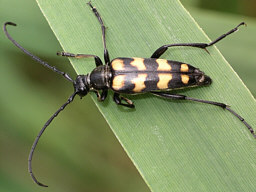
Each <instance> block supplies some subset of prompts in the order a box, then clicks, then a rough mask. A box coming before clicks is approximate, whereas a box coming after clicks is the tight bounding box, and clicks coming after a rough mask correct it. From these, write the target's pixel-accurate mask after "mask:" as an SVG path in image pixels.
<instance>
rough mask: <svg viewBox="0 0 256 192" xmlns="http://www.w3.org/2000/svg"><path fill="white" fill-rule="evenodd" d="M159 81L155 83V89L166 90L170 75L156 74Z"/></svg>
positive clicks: (170, 78)
mask: <svg viewBox="0 0 256 192" xmlns="http://www.w3.org/2000/svg"><path fill="white" fill-rule="evenodd" d="M158 77H159V81H158V83H157V87H158V88H159V89H168V83H169V82H170V81H171V80H172V74H168V73H163V74H158Z"/></svg>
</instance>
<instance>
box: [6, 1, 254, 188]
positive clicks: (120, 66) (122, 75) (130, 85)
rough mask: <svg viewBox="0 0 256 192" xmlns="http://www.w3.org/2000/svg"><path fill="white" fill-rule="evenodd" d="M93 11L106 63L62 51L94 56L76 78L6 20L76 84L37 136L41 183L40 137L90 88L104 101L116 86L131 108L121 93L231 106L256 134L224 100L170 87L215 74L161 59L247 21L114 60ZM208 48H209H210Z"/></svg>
mask: <svg viewBox="0 0 256 192" xmlns="http://www.w3.org/2000/svg"><path fill="white" fill-rule="evenodd" d="M88 5H89V6H90V8H91V9H92V11H93V13H94V14H95V16H96V17H97V19H98V21H99V23H100V25H101V30H102V39H103V46H104V61H105V65H103V63H102V61H101V59H100V58H99V57H98V56H96V55H91V54H72V53H67V52H58V53H57V55H60V56H66V57H74V58H94V59H95V64H96V68H95V69H94V70H93V71H92V72H91V73H88V74H87V75H78V76H77V77H76V79H75V80H73V79H72V78H71V77H70V76H69V75H68V74H67V73H65V72H62V71H60V70H58V69H57V68H55V67H54V66H50V65H49V64H48V63H46V62H45V61H42V60H41V59H40V58H38V57H37V56H35V55H33V54H32V53H30V52H29V51H27V50H26V49H24V48H23V47H22V46H21V45H19V44H18V43H17V42H16V41H15V40H14V39H13V38H12V37H11V36H10V35H9V33H8V32H7V29H6V26H7V25H13V26H16V24H15V23H12V22H6V23H5V24H4V32H5V34H6V36H7V37H8V38H9V40H11V41H12V43H13V44H14V45H15V46H17V47H18V48H19V49H21V50H22V51H23V52H25V53H26V54H27V55H29V56H31V57H32V58H33V59H34V60H36V61H37V62H39V63H40V64H42V65H44V66H45V67H48V68H49V69H51V70H53V71H54V72H57V73H59V74H60V75H62V76H64V78H66V79H67V80H68V81H71V82H72V83H73V86H74V89H75V90H74V93H73V94H72V95H71V96H70V97H69V99H68V100H67V102H66V103H64V104H63V105H62V106H61V107H60V108H59V109H58V110H57V111H56V112H55V113H54V114H53V115H52V116H51V118H50V119H49V120H48V121H47V122H46V123H45V125H44V126H43V128H42V129H41V131H40V132H39V134H38V136H37V137H36V139H35V141H34V143H33V145H32V148H31V151H30V154H29V159H28V167H29V172H30V175H31V177H32V179H33V180H34V181H35V182H36V183H37V184H38V185H40V186H44V187H47V185H44V184H42V183H40V182H39V181H38V180H37V179H36V178H35V176H34V174H33V172H32V165H31V163H32V157H33V153H34V150H35V147H36V145H37V143H38V141H39V138H40V137H41V135H42V134H43V132H44V130H45V129H46V127H48V125H49V124H50V123H51V122H52V120H53V119H54V118H55V117H56V116H57V115H58V114H59V113H60V112H61V111H62V110H63V109H64V108H65V107H66V106H67V105H68V104H69V103H71V102H72V101H73V99H74V97H75V96H76V95H79V96H80V97H81V98H82V97H84V96H85V95H87V93H88V92H89V91H92V92H95V93H96V96H97V98H98V100H99V101H104V100H105V98H106V97H107V94H108V89H112V90H113V91H114V97H113V100H114V102H115V103H116V104H117V105H122V106H125V107H129V108H134V107H135V106H134V104H133V102H132V101H131V100H129V99H127V98H125V97H123V96H120V94H122V93H124V94H135V93H146V92H148V93H152V94H153V95H156V96H160V97H163V98H167V99H178V100H190V101H196V102H200V103H207V104H211V105H215V106H219V107H221V108H223V109H226V110H228V111H229V112H231V113H232V114H233V115H235V116H236V117H237V118H238V119H239V120H240V121H242V122H243V124H244V125H245V126H246V127H247V128H248V129H249V131H250V132H251V133H252V135H253V136H254V137H255V138H256V135H255V133H254V131H253V129H252V127H251V126H250V125H249V124H248V123H247V122H246V121H245V120H244V119H243V118H242V117H241V116H240V115H238V114H237V113H236V112H235V111H233V110H232V109H230V107H229V106H227V105H226V104H224V103H219V102H214V101H206V100H201V99H196V98H191V97H188V96H185V95H179V94H172V93H170V92H168V91H170V90H173V89H177V88H186V87H195V86H203V85H210V84H211V82H212V81H211V78H210V77H209V76H206V75H205V74H204V72H202V71H200V70H199V69H198V68H195V67H193V66H191V65H189V64H186V63H182V62H178V61H171V60H165V59H159V57H160V56H161V55H162V54H163V53H164V52H165V51H166V50H167V49H168V48H169V47H176V46H188V47H197V48H201V49H205V50H206V48H207V47H209V46H212V45H214V44H215V43H217V42H219V41H220V40H222V39H223V38H225V37H226V36H228V35H230V34H231V33H233V32H235V31H237V30H238V27H239V26H241V25H245V23H244V22H242V23H240V24H239V25H237V26H236V27H235V28H234V29H232V30H230V31H228V32H227V33H225V34H223V35H221V36H220V37H218V38H217V39H216V40H214V41H212V42H210V43H179V44H167V45H163V46H161V47H160V48H158V49H157V50H156V51H155V52H154V53H153V54H152V56H151V57H150V58H116V59H113V60H112V61H110V59H109V54H108V50H107V46H106V40H105V30H106V28H105V26H104V23H103V21H102V18H101V16H100V14H99V12H98V11H97V10H96V8H95V7H93V6H92V4H91V2H89V3H88ZM206 51H207V50H206Z"/></svg>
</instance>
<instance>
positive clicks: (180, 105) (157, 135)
mask: <svg viewBox="0 0 256 192" xmlns="http://www.w3.org/2000/svg"><path fill="white" fill-rule="evenodd" d="M38 3H39V5H40V7H41V9H42V11H43V12H44V15H45V16H46V18H47V20H48V22H49V24H50V26H51V27H52V29H53V31H54V33H55V34H56V36H57V38H58V40H59V41H60V43H61V45H62V47H63V48H64V50H65V51H69V52H75V53H94V54H98V55H100V56H102V43H101V39H100V38H99V36H100V30H99V24H98V23H97V20H96V18H95V17H94V16H93V13H91V11H90V10H89V9H87V10H86V6H85V3H84V1H77V2H76V3H74V2H72V1H66V2H65V3H60V2H58V1H41V0H38ZM123 4H124V2H122V1H114V0H113V1H108V3H106V2H100V1H96V2H95V6H96V7H97V8H98V10H99V12H100V14H101V15H102V17H103V19H104V21H105V23H106V25H107V26H108V31H107V45H108V48H109V50H111V53H110V55H111V56H112V58H114V57H113V55H115V56H127V57H129V56H140V57H148V56H150V55H151V53H152V52H153V51H154V50H155V49H156V48H158V47H159V46H161V45H162V44H166V43H169V42H174V43H181V42H193V41H195V42H201V41H202V42H208V41H209V39H207V37H206V36H205V35H204V34H203V33H202V31H201V30H200V28H199V27H198V25H197V24H196V23H195V22H194V20H193V19H192V18H191V17H190V15H189V14H188V13H187V12H186V11H185V10H184V8H183V7H182V6H181V5H180V3H179V2H178V1H172V2H167V1H162V3H159V2H158V3H156V2H150V3H148V2H146V1H144V2H142V1H140V2H136V3H135V2H133V1H129V2H125V5H126V6H125V7H124V6H123ZM163 5H166V6H163ZM109 7H111V11H109ZM169 9H171V11H169V12H168V10H169ZM67 13H69V14H67ZM59 15H61V16H62V18H61V19H60V18H58V16H59ZM152 15H153V17H152ZM121 16H123V17H121ZM84 18H86V21H85V20H84ZM120 18H121V19H120ZM138 18H140V19H138ZM63 20H64V21H65V22H62V21H63ZM144 21H146V22H144ZM145 23H146V24H145ZM227 30H228V29H227ZM70 37H72V38H70ZM232 38H235V37H232ZM81 39H82V40H81ZM110 40H111V41H110ZM84 45H86V47H85V46H84ZM116 45H119V46H116ZM124 45H125V46H124ZM184 51H187V52H188V53H184ZM210 51H211V55H210V56H209V55H208V54H205V53H204V52H202V51H201V50H194V49H193V50H192V49H189V50H187V49H183V48H180V49H175V50H173V51H169V52H168V53H166V54H164V55H163V58H174V60H182V61H184V62H187V63H193V65H194V64H195V65H196V66H198V67H200V68H201V69H204V71H205V72H206V73H207V74H211V76H212V78H213V79H214V84H213V85H212V86H211V87H207V88H198V89H191V90H187V91H185V90H184V91H182V93H187V94H189V95H190V96H192V97H199V98H208V99H215V100H220V101H223V102H227V103H229V104H232V108H233V109H234V110H235V111H239V113H240V111H241V112H243V114H246V115H248V116H246V119H248V120H250V121H249V123H251V124H252V125H255V121H253V114H255V100H254V98H253V97H252V96H251V94H250V93H249V91H248V90H247V89H246V88H245V87H244V85H243V84H242V82H241V80H240V79H239V78H238V77H237V76H236V74H235V73H234V71H233V70H232V69H231V67H230V66H229V65H228V64H227V62H226V61H225V59H224V58H223V57H222V56H221V55H220V53H219V52H218V50H217V49H216V48H214V47H213V48H210ZM180 52H182V53H184V54H182V55H180ZM205 61H208V62H209V64H208V65H206V64H205ZM83 62H85V61H78V60H74V59H72V60H71V63H72V64H73V66H74V68H75V69H76V71H77V72H78V73H79V74H84V73H86V72H89V71H90V70H91V69H92V68H93V66H94V64H93V62H90V66H89V64H88V66H87V63H86V64H83ZM219 63H221V64H222V65H219ZM223 71H225V74H224V75H222V72H223ZM230 79H232V81H230ZM234 84H235V85H236V88H234V86H233V85H234ZM237 90H239V94H240V95H239V96H240V97H242V99H240V98H237ZM216 93H218V94H216ZM213 96H214V97H213ZM110 100H111V99H110V98H108V99H107V101H106V102H105V103H104V104H101V103H100V104H99V103H96V105H97V106H98V107H99V109H100V111H101V112H102V114H103V116H104V117H105V119H106V120H107V122H108V124H109V125H110V127H111V128H112V130H113V132H114V133H115V135H116V136H117V138H118V140H119V141H120V143H121V144H122V146H123V147H124V149H125V150H126V152H127V153H128V155H129V156H130V158H131V159H132V160H133V162H134V164H135V166H136V167H137V168H138V170H139V171H140V173H141V175H142V176H143V178H144V179H145V181H146V182H147V184H148V185H149V187H150V188H151V190H152V191H168V190H170V189H172V190H174V191H185V190H190V189H191V188H193V190H195V191H196V190H208V191H211V190H212V189H218V188H217V187H219V186H221V188H219V190H225V191H236V190H237V191H239V190H244V191H246V190H248V191H249V189H250V188H253V187H255V186H254V184H253V183H251V184H250V185H246V184H245V183H246V182H245V180H246V179H245V178H248V177H249V178H251V177H253V176H255V174H254V172H253V171H251V170H255V168H253V163H252V161H251V158H253V157H255V155H251V153H250V151H254V152H255V150H254V148H253V146H255V144H253V143H252V141H250V140H249V139H248V138H249V137H250V135H248V136H245V135H246V134H248V133H247V132H246V128H245V127H243V125H242V124H241V122H239V121H238V120H237V119H235V118H234V117H232V116H231V114H228V112H226V113H224V112H223V111H222V110H221V109H217V108H214V107H212V106H204V105H201V104H195V103H188V102H169V101H166V100H163V99H158V98H154V97H151V96H148V95H139V96H135V97H134V100H135V104H136V107H137V109H136V110H135V111H130V110H126V109H123V108H121V107H117V106H115V104H114V103H113V102H111V101H110ZM249 102H250V106H248V103H249ZM239 106H248V108H246V109H244V107H239ZM195 111H197V112H198V113H195ZM243 114H242V116H244V115H243ZM202 119H203V120H204V121H205V122H207V123H205V122H202ZM215 119H218V122H216V120H215ZM204 123H205V124H204ZM223 125H225V127H224V128H221V127H222V126H223ZM172 127H175V128H174V129H172ZM208 127H211V128H212V129H213V128H214V129H213V130H207V128H208ZM230 127H232V128H233V129H232V134H231V132H230V131H227V129H229V128H230ZM233 134H234V138H233ZM241 134H243V135H244V134H245V135H244V137H243V138H241ZM211 135H214V138H212V137H211ZM231 137H232V139H230V138H231ZM233 139H235V140H238V141H233ZM239 143H243V145H242V146H239ZM201 145H203V146H204V148H200V147H201ZM189 146H193V148H189ZM223 146H224V147H223ZM231 146H232V147H231ZM245 146H246V147H245ZM248 146H249V149H248ZM195 147H196V148H195ZM188 148H189V149H190V150H186V149H188ZM234 150H237V151H236V153H232V151H234ZM181 151H182V154H181ZM241 151H244V155H243V156H244V157H248V159H245V161H246V162H247V163H248V164H245V165H243V168H245V169H242V168H239V169H238V171H237V170H235V165H236V162H240V161H241V159H240V158H238V154H241ZM219 153H220V154H222V155H219ZM226 153H228V154H229V155H230V156H226V155H225V154H226ZM204 154H207V155H204ZM233 156H235V157H236V159H235V160H234V161H232V160H233V158H231V157H233ZM191 157H192V158H191ZM198 157H200V158H198ZM211 158H212V159H213V160H212V159H211ZM209 160H211V161H210V163H209ZM250 163H251V164H250ZM166 167H167V168H166ZM184 167H185V169H186V170H189V171H188V172H183V171H182V170H183V169H184ZM245 170H247V171H245ZM248 171H249V172H248ZM240 172H242V173H243V174H244V177H243V178H244V180H243V183H239V174H240ZM246 172H247V173H249V174H248V176H246V174H245V173H246ZM172 173H174V174H172ZM225 173H228V174H227V175H225ZM230 175H232V176H233V175H235V177H234V178H230ZM221 176H226V177H227V178H226V179H223V177H221ZM209 177H210V178H211V181H213V182H209V180H208V178H209ZM198 183H199V184H198ZM237 183H239V184H240V185H238V184H237ZM238 189H239V190H238ZM213 191H214V190H213Z"/></svg>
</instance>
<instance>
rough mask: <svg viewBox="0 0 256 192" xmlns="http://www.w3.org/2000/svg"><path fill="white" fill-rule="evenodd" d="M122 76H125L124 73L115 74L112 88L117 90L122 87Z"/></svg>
mask: <svg viewBox="0 0 256 192" xmlns="http://www.w3.org/2000/svg"><path fill="white" fill-rule="evenodd" d="M124 78H125V75H117V76H115V77H114V79H113V81H112V88H113V89H114V90H119V89H121V88H122V87H124Z"/></svg>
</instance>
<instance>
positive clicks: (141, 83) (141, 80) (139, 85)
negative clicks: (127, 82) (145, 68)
mask: <svg viewBox="0 0 256 192" xmlns="http://www.w3.org/2000/svg"><path fill="white" fill-rule="evenodd" d="M147 76H148V75H147V74H139V75H138V77H136V78H135V79H133V80H132V83H133V84H134V85H135V87H134V89H133V90H132V91H133V92H136V93H138V92H141V91H142V90H143V89H145V88H146V85H145V81H146V78H147Z"/></svg>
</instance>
